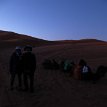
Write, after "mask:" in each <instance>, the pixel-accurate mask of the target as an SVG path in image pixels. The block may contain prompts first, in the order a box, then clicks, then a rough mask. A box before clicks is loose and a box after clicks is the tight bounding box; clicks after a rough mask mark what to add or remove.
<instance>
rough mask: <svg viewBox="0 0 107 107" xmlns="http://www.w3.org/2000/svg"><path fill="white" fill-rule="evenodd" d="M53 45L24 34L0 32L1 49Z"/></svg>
mask: <svg viewBox="0 0 107 107" xmlns="http://www.w3.org/2000/svg"><path fill="white" fill-rule="evenodd" d="M49 43H52V42H50V41H47V40H43V39H39V38H35V37H31V36H28V35H24V34H18V33H14V32H10V31H2V30H0V48H6V47H15V46H17V45H19V46H25V45H32V46H41V45H46V44H49Z"/></svg>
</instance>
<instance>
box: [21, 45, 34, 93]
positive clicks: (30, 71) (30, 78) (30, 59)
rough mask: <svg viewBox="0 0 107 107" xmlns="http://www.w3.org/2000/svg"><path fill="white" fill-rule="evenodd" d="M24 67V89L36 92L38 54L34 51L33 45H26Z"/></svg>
mask: <svg viewBox="0 0 107 107" xmlns="http://www.w3.org/2000/svg"><path fill="white" fill-rule="evenodd" d="M22 69H23V79H24V88H25V89H24V91H28V89H29V84H28V83H30V92H34V72H35V70H36V56H35V55H34V54H33V53H32V47H31V46H26V47H25V48H24V53H23V55H22Z"/></svg>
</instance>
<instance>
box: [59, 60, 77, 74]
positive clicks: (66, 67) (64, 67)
mask: <svg viewBox="0 0 107 107" xmlns="http://www.w3.org/2000/svg"><path fill="white" fill-rule="evenodd" d="M74 66H75V63H74V62H73V61H69V60H62V61H61V63H60V69H61V71H63V72H65V73H71V75H73V71H74Z"/></svg>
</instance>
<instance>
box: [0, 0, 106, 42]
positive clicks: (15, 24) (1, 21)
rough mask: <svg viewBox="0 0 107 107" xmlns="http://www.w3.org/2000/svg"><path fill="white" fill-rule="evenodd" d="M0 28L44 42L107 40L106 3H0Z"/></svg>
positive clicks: (46, 0)
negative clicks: (89, 39) (43, 40)
mask: <svg viewBox="0 0 107 107" xmlns="http://www.w3.org/2000/svg"><path fill="white" fill-rule="evenodd" d="M0 29H1V30H6V31H13V32H16V33H22V34H27V35H31V36H34V37H37V38H42V39H46V40H65V39H67V40H72V39H73V40H77V39H85V38H96V39H100V40H105V41H107V0H0Z"/></svg>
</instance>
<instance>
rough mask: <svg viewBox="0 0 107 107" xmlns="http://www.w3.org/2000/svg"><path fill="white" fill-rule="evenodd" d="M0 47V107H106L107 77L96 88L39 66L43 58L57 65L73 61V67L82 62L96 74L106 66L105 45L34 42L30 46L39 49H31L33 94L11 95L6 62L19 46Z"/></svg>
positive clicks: (77, 42)
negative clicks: (33, 62) (98, 68)
mask: <svg viewBox="0 0 107 107" xmlns="http://www.w3.org/2000/svg"><path fill="white" fill-rule="evenodd" d="M28 40H29V39H28ZM10 41H12V39H10ZM30 42H31V41H30ZM45 42H46V41H45ZM0 43H1V44H2V45H1V46H0V107H106V106H107V101H106V99H107V92H106V91H107V75H106V76H105V77H104V78H102V79H101V80H100V81H99V82H98V83H97V84H92V83H91V82H89V83H86V82H83V81H79V80H75V79H74V78H73V77H71V75H70V74H65V73H63V72H61V71H60V70H45V69H43V67H42V62H43V61H44V59H46V58H49V59H52V58H55V59H56V60H57V61H58V62H60V61H61V60H62V59H69V60H74V61H75V63H78V61H79V60H80V59H81V58H84V59H85V60H86V61H87V63H88V64H89V65H90V67H91V68H92V70H93V72H95V70H96V68H97V67H98V66H99V65H105V66H107V43H106V42H103V41H98V40H94V41H93V40H88V42H87V40H83V41H75V42H74V41H69V42H68V41H54V42H47V44H45V45H44V44H43V43H44V42H41V41H39V42H33V44H34V43H36V44H37V43H38V47H35V48H33V52H34V53H35V55H36V57H37V70H36V72H35V84H34V85H35V93H30V92H21V91H20V92H19V91H17V90H14V91H10V89H9V77H10V75H9V58H10V55H11V53H12V52H13V50H14V48H15V46H16V45H20V44H21V43H22V42H21V43H19V42H17V44H16V43H15V42H13V41H12V43H10V45H8V44H9V42H5V41H0ZM24 43H25V41H24ZM41 44H42V45H41ZM23 45H25V44H23ZM34 45H35V44H34ZM35 46H36V45H35ZM16 82H17V80H16Z"/></svg>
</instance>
